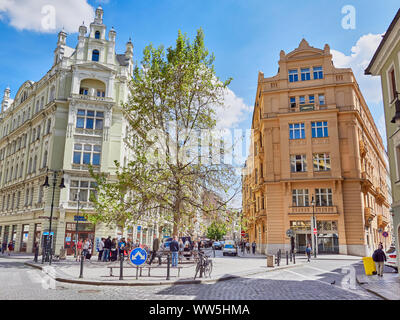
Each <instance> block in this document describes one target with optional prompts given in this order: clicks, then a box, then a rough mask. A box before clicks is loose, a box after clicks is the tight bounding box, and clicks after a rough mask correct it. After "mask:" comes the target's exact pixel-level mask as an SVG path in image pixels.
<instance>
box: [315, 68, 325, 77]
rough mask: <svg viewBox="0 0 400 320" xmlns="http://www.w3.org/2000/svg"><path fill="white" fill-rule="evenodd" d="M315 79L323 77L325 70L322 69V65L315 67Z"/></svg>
mask: <svg viewBox="0 0 400 320" xmlns="http://www.w3.org/2000/svg"><path fill="white" fill-rule="evenodd" d="M313 73H314V79H323V78H324V72H323V71H322V67H313Z"/></svg>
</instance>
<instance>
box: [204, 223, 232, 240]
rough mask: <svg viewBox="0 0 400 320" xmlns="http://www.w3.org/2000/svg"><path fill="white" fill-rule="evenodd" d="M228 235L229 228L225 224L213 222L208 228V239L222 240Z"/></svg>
mask: <svg viewBox="0 0 400 320" xmlns="http://www.w3.org/2000/svg"><path fill="white" fill-rule="evenodd" d="M226 233H227V226H226V224H225V223H223V222H216V221H214V222H212V223H211V225H210V226H209V227H208V228H207V238H209V239H211V240H222V239H223V238H224V236H225V235H226Z"/></svg>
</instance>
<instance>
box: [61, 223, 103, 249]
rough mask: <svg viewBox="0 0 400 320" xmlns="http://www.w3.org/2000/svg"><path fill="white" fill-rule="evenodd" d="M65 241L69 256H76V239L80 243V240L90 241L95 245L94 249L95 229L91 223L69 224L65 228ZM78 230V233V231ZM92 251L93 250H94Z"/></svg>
mask: <svg viewBox="0 0 400 320" xmlns="http://www.w3.org/2000/svg"><path fill="white" fill-rule="evenodd" d="M65 228H66V229H65V239H64V248H65V250H66V251H67V255H75V243H76V239H78V241H79V240H80V239H82V240H86V239H90V240H92V243H93V249H94V245H95V242H94V233H95V227H94V225H93V224H91V223H78V224H76V223H67V225H66V227H65ZM77 228H78V231H77ZM93 249H92V250H93Z"/></svg>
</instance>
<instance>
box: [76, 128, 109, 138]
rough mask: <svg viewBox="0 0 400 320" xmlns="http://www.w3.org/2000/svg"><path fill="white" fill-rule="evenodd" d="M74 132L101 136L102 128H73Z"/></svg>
mask: <svg viewBox="0 0 400 320" xmlns="http://www.w3.org/2000/svg"><path fill="white" fill-rule="evenodd" d="M75 134H82V135H89V136H100V137H101V136H102V135H103V130H95V129H84V128H75Z"/></svg>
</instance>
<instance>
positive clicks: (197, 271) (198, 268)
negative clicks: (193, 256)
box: [194, 263, 200, 280]
mask: <svg viewBox="0 0 400 320" xmlns="http://www.w3.org/2000/svg"><path fill="white" fill-rule="evenodd" d="M199 271H200V263H198V264H197V266H196V273H195V274H194V280H196V277H197V274H198V273H199Z"/></svg>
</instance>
